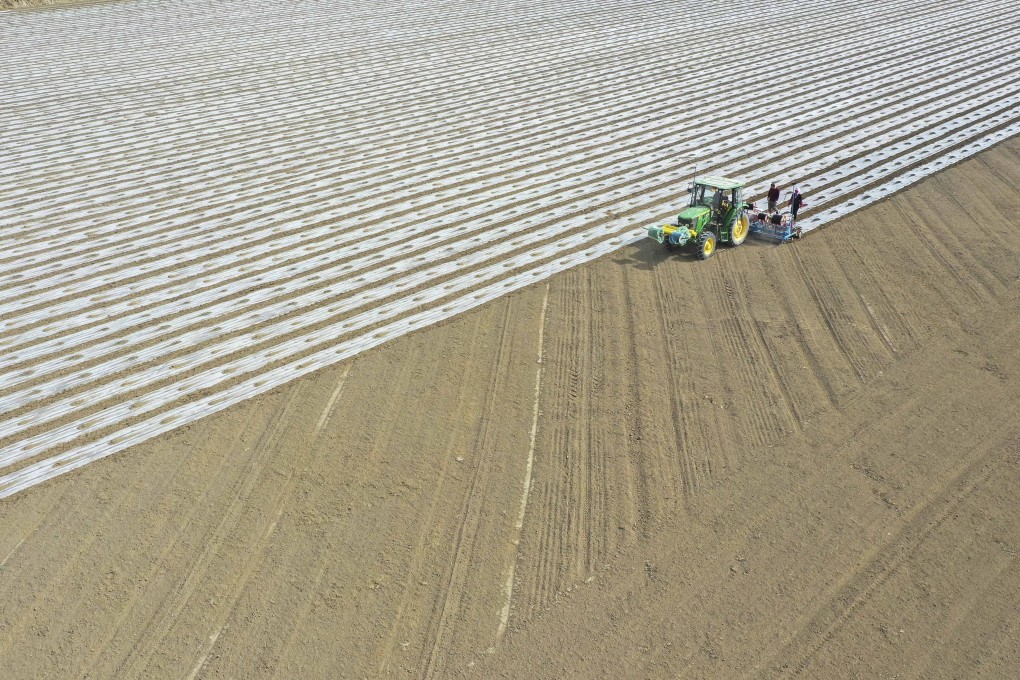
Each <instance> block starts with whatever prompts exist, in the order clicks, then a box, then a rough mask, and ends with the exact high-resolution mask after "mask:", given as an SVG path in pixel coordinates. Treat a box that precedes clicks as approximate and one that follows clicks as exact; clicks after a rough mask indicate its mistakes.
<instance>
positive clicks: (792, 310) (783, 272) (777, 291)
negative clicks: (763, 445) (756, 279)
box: [762, 256, 839, 419]
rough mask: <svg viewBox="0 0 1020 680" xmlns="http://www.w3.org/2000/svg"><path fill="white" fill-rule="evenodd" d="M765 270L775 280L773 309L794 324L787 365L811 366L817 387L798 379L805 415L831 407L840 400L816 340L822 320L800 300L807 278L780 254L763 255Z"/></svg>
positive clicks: (788, 346) (809, 368) (768, 279)
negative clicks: (799, 289) (804, 280)
mask: <svg viewBox="0 0 1020 680" xmlns="http://www.w3.org/2000/svg"><path fill="white" fill-rule="evenodd" d="M762 260H763V274H764V277H765V280H766V281H769V282H770V283H771V284H772V290H773V299H774V300H775V301H776V302H775V304H774V305H773V306H772V308H773V309H776V310H780V309H781V310H782V311H783V312H784V315H785V317H786V319H787V320H788V325H789V328H790V334H791V336H792V339H793V343H794V344H795V345H794V344H791V343H787V345H786V352H785V356H787V357H788V359H787V366H792V367H794V370H797V369H798V368H800V367H803V368H804V369H807V370H808V372H809V374H810V376H811V378H812V384H813V387H814V389H810V388H808V387H807V386H805V385H803V382H804V381H803V380H801V381H798V383H797V384H798V386H799V387H800V389H801V390H803V392H804V393H805V395H807V396H806V397H805V398H804V399H803V403H804V404H805V405H811V408H810V409H808V408H805V411H804V418H805V419H807V418H811V417H813V416H814V415H815V414H816V413H818V412H822V411H825V410H828V409H830V408H832V407H834V406H835V405H836V404H837V403H838V402H839V394H838V393H837V391H836V389H835V388H834V387H833V384H832V380H831V379H830V377H829V375H830V373H831V370H829V369H827V367H824V366H823V364H822V360H821V359H820V352H819V349H818V342H816V340H815V333H814V329H815V328H817V327H818V324H816V323H814V322H813V320H812V319H811V318H810V317H809V314H810V312H809V311H808V309H807V307H806V306H805V305H800V304H798V303H797V298H796V295H795V294H796V291H797V289H798V288H799V287H801V285H802V284H803V281H802V280H801V279H800V277H799V274H798V273H797V272H795V271H793V269H792V268H790V267H787V266H782V265H783V264H787V260H785V259H783V260H780V258H778V257H769V256H766V257H763V258H762ZM794 355H797V356H800V357H802V360H795V359H794V358H793V357H794Z"/></svg>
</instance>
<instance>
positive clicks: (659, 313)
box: [652, 262, 719, 500]
mask: <svg viewBox="0 0 1020 680" xmlns="http://www.w3.org/2000/svg"><path fill="white" fill-rule="evenodd" d="M706 270H707V271H706ZM683 274H684V275H686V276H681V271H680V268H670V267H655V268H654V269H653V271H652V277H653V283H654V297H655V305H656V308H655V315H656V317H657V322H658V332H659V336H660V342H659V343H658V344H657V346H659V347H662V348H663V349H664V350H665V351H664V352H663V356H662V364H663V369H664V370H663V371H662V378H661V379H662V380H664V381H665V382H666V387H667V392H668V399H667V400H666V403H665V405H667V406H668V411H667V412H666V413H665V414H664V416H665V417H666V418H667V419H668V420H669V425H668V427H667V428H666V431H668V432H670V433H671V435H672V441H673V444H672V446H668V447H666V449H665V450H666V451H669V450H670V449H672V453H673V454H674V455H675V456H676V457H677V458H678V462H677V463H676V464H675V466H676V472H675V474H674V476H673V479H676V480H679V482H680V484H679V485H677V486H673V487H672V488H674V489H677V488H678V489H679V490H680V491H681V493H682V494H683V497H684V499H685V500H690V499H691V498H693V497H694V496H695V495H697V494H698V493H700V492H701V491H702V488H703V487H705V486H710V485H711V484H712V483H713V481H714V474H713V472H712V463H711V460H710V459H709V458H706V457H705V456H707V455H708V454H707V451H708V450H709V447H708V446H707V439H708V430H709V429H710V426H709V425H708V424H707V423H706V419H705V413H704V412H705V409H704V408H702V406H703V402H702V401H699V400H698V399H697V395H698V394H704V390H701V391H700V392H699V389H698V388H699V385H697V384H695V379H694V378H693V377H692V376H693V375H695V374H696V375H697V377H698V379H703V377H704V376H703V371H704V370H705V369H706V368H708V367H710V366H711V364H712V363H713V361H712V358H713V357H714V352H713V351H712V348H713V347H714V345H715V343H714V340H713V337H712V336H713V334H712V331H711V330H710V329H708V328H707V326H708V324H704V325H699V324H693V323H690V322H687V321H686V320H685V319H686V315H693V316H694V318H702V319H706V318H707V319H711V318H713V317H714V314H713V311H714V301H712V300H710V299H708V296H705V295H694V296H693V299H691V298H689V297H686V295H685V294H686V293H687V291H689V290H690V289H691V288H692V287H693V288H694V289H695V290H697V289H698V288H699V287H700V284H699V283H698V282H691V281H689V280H687V279H688V278H689V277H694V278H696V279H704V278H714V277H718V276H719V265H718V263H716V262H712V263H711V264H710V266H709V267H702V268H699V270H698V271H696V272H695V271H693V270H691V269H689V268H688V269H684V270H683ZM670 279H673V280H672V281H671V280H670ZM684 395H689V398H687V399H685V398H684ZM703 461H704V462H703Z"/></svg>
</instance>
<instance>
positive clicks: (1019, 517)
mask: <svg viewBox="0 0 1020 680" xmlns="http://www.w3.org/2000/svg"><path fill="white" fill-rule="evenodd" d="M1018 185H1020V140H1016V139H1014V140H1012V141H1010V142H1008V143H1006V144H1003V145H1000V146H999V147H996V148H995V149H993V150H991V151H989V152H986V153H984V154H982V155H980V156H978V157H976V158H974V159H972V160H970V161H967V162H965V163H963V164H961V165H959V166H957V167H955V168H952V169H950V170H949V171H947V172H944V173H942V174H939V175H937V176H934V177H932V178H929V179H928V180H925V181H924V182H923V183H921V184H919V185H917V186H916V187H914V188H912V189H909V190H908V191H906V192H904V193H901V194H899V195H897V196H895V197H894V198H893V199H891V200H887V201H884V202H882V203H880V204H877V205H875V206H873V207H871V208H869V209H867V210H864V211H861V212H860V213H857V214H855V215H853V216H851V217H849V218H847V219H844V220H842V221H840V222H837V223H835V224H834V225H833V226H832V227H831V228H828V229H825V230H823V231H821V232H819V233H816V234H813V235H811V236H810V237H808V238H807V239H805V240H803V241H801V242H799V243H796V244H794V245H790V246H780V247H774V246H764V245H758V244H748V245H746V246H744V247H742V248H741V249H739V250H735V251H725V250H724V251H722V252H720V253H719V255H718V257H716V258H714V259H713V260H710V261H708V262H705V263H702V262H697V261H695V260H693V259H688V258H686V257H675V256H667V255H666V254H665V253H664V252H663V251H662V250H660V248H659V247H658V246H657V245H656V244H653V243H651V242H645V243H644V244H641V245H639V246H635V247H631V248H628V249H625V250H622V251H620V252H618V253H616V254H615V255H613V256H610V257H607V258H603V259H601V260H598V261H596V262H595V263H593V264H590V265H587V266H583V267H579V268H577V269H574V270H571V271H569V272H566V273H563V274H560V275H557V276H555V277H554V278H552V279H550V280H549V281H548V282H546V283H542V284H539V285H536V286H533V287H531V288H528V289H525V290H524V291H522V292H520V293H518V294H514V295H510V296H508V297H506V298H503V299H500V300H498V301H497V302H495V303H492V304H489V305H487V306H485V307H482V308H480V309H478V310H476V311H474V312H472V313H469V314H466V315H463V316H461V317H459V318H457V319H455V320H453V321H451V322H447V323H445V324H443V325H441V326H439V327H435V328H432V329H430V330H427V331H424V332H418V333H414V334H412V335H410V336H406V337H403V338H401V339H399V340H396V341H394V342H392V343H390V344H388V345H385V346H383V347H381V348H379V349H377V350H373V351H370V352H368V353H366V354H363V355H361V356H359V357H358V358H356V359H355V360H353V361H349V362H347V363H345V364H342V365H339V366H337V367H335V368H333V369H330V370H326V371H322V372H319V373H317V374H315V375H313V376H311V377H309V378H306V379H302V380H298V381H296V382H293V383H291V384H289V385H287V386H286V387H284V388H281V389H278V390H276V391H275V392H273V393H270V394H267V395H264V396H262V397H259V398H256V399H253V400H251V401H249V402H246V403H244V404H242V405H240V406H238V407H235V408H232V409H230V410H228V411H225V412H223V413H221V414H218V415H215V416H212V417H210V418H207V419H205V420H202V421H199V422H197V423H195V424H193V425H191V426H188V427H186V428H184V429H182V430H178V431H176V432H174V433H172V434H171V435H168V436H164V437H161V438H159V439H156V440H152V441H150V442H148V443H146V444H144V445H141V446H138V447H135V448H134V449H131V450H130V451H128V452H127V453H124V454H121V455H117V456H115V457H113V458H111V459H107V460H104V461H101V462H99V463H96V464H93V465H91V466H89V467H87V468H85V469H83V470H80V471H77V472H75V473H72V474H70V475H66V476H64V477H62V478H59V479H57V480H54V481H52V482H49V483H48V484H46V485H44V486H42V487H37V488H34V489H31V490H30V491H28V492H26V493H23V494H20V495H18V496H15V497H13V498H11V499H7V500H5V501H4V502H2V503H0V667H2V668H4V669H5V672H4V677H9V678H34V677H89V678H112V677H117V678H141V677H146V678H164V677H165V678H195V677H210V678H212V677H223V678H240V677H246V678H256V677H258V678H261V677H279V678H295V677H301V678H336V677H352V678H358V677H431V678H440V677H451V676H464V677H479V678H484V677H529V678H533V677H550V678H552V677H578V678H592V677H613V678H615V677H633V678H661V677H692V678H704V677H709V678H733V677H786V676H798V675H799V676H801V677H811V678H818V677H825V678H830V677H831V678H839V677H900V678H941V677H945V678H950V677H952V678H958V677H990V678H1011V677H1017V676H1018V675H1020V649H1018V635H1020V630H1018V625H1020V621H1018V619H1017V616H1016V611H1017V610H1018V607H1020V570H1018V568H1017V567H1018V564H1017V552H1018V551H1020V528H1018V527H1020V506H1018V505H1017V503H1016V502H1015V498H1016V495H1017V492H1018V489H1020V484H1018V482H1020V479H1018V474H1020V472H1018V471H1020V468H1018V462H1020V424H1018V423H1020V419H1018V416H1020V406H1018V397H1020V379H1018V377H1020V360H1018V359H1020V357H1018V354H1020V349H1018V346H1017V343H1016V341H1015V338H1016V337H1017V333H1018V330H1020V328H1018V326H1020V314H1018V312H1020V295H1018V291H1020V286H1018V284H1020V231H1018V224H1017V215H1020V198H1018V197H1017V193H1016V186H1018ZM536 396H537V399H536ZM529 482H530V483H529ZM529 487H530V492H528V493H525V490H526V489H528V488H529ZM522 518H523V521H521V520H522ZM509 586H512V587H509Z"/></svg>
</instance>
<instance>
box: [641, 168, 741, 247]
mask: <svg viewBox="0 0 1020 680" xmlns="http://www.w3.org/2000/svg"><path fill="white" fill-rule="evenodd" d="M688 191H689V192H690V194H691V199H690V205H689V206H688V207H687V208H686V209H685V210H683V211H682V212H681V213H680V214H679V215H677V219H676V222H675V223H671V224H665V225H661V226H653V227H649V228H648V235H649V237H651V238H654V239H655V240H657V241H659V243H663V244H665V245H666V246H669V247H678V246H685V245H687V244H688V243H690V244H692V245H695V246H696V248H697V253H698V256H699V257H700V258H701V259H707V258H708V257H710V256H711V255H712V253H713V252H715V246H716V241H717V240H718V241H721V242H722V243H727V244H729V245H731V246H739V245H740V244H741V243H743V242H744V239H746V238H747V228H748V220H747V214H746V211H745V209H744V195H743V192H744V183H743V182H742V181H740V180H734V179H729V178H728V177H700V178H697V179H695V180H694V183H693V184H692V185H691V187H690V188H689V189H688Z"/></svg>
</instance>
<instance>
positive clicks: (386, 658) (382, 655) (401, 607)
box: [378, 301, 508, 675]
mask: <svg viewBox="0 0 1020 680" xmlns="http://www.w3.org/2000/svg"><path fill="white" fill-rule="evenodd" d="M502 304H504V305H506V304H508V303H507V302H506V301H503V302H502ZM484 321H485V317H483V316H482V315H478V318H477V319H476V320H475V323H474V324H473V325H472V328H471V336H470V339H469V341H468V349H467V353H466V354H467V357H468V358H469V360H467V361H464V364H465V369H464V370H463V371H462V372H461V373H460V376H461V377H460V382H459V388H458V391H457V402H456V403H457V406H456V410H457V412H458V413H466V412H468V407H469V406H470V404H471V399H470V398H469V393H470V392H471V387H472V383H473V380H472V379H473V378H474V377H475V374H474V371H475V370H477V368H476V367H475V362H474V357H475V356H477V355H478V352H479V341H480V335H481V330H482V325H483V323H484ZM463 438H464V433H463V432H462V431H461V430H460V429H458V428H453V429H451V430H450V434H449V436H448V437H447V439H446V446H445V449H444V455H443V459H442V460H443V462H442V466H441V468H440V473H439V477H438V479H437V481H436V483H435V487H434V492H433V494H432V502H431V503H429V506H428V510H427V511H426V513H425V518H424V520H423V521H422V523H421V530H420V531H419V533H418V540H417V542H416V543H415V547H414V552H413V553H412V558H411V564H410V567H409V568H408V570H407V578H406V579H405V581H404V588H403V591H402V592H403V594H402V596H401V598H400V603H399V604H398V606H397V611H396V613H395V615H394V617H393V622H392V624H391V625H390V627H389V632H388V633H387V635H386V637H385V640H384V641H383V643H382V645H381V649H380V650H379V653H378V656H379V664H378V673H379V674H380V675H383V674H384V673H386V672H387V671H389V670H391V669H390V668H389V666H390V662H391V658H392V655H393V651H394V649H395V646H396V644H397V638H398V634H399V632H400V630H401V626H402V625H403V624H404V616H405V612H407V611H408V610H409V609H410V608H411V598H412V597H419V598H421V599H423V600H424V597H422V594H421V593H416V592H415V591H414V584H415V583H420V580H421V578H420V576H421V574H422V571H423V569H424V568H425V566H426V564H427V558H428V552H429V549H430V546H429V545H428V543H429V539H431V538H432V536H433V534H434V533H435V532H437V531H439V530H440V529H441V526H440V523H439V519H440V514H439V505H440V504H441V503H442V502H443V500H444V499H445V498H446V496H445V495H444V493H443V492H444V489H445V487H446V486H447V484H448V483H449V481H450V475H451V467H452V465H453V461H454V460H455V459H456V458H457V454H458V452H460V451H462V450H464V449H465V448H466V446H465V444H464V443H462V439H463Z"/></svg>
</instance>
